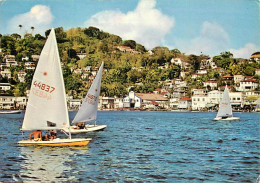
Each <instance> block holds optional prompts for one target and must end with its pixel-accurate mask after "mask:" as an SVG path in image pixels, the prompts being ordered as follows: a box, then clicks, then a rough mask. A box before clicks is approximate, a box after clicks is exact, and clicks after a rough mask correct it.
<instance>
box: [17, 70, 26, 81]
mask: <svg viewBox="0 0 260 183" xmlns="http://www.w3.org/2000/svg"><path fill="white" fill-rule="evenodd" d="M17 76H18V79H19V81H20V82H25V76H26V72H24V71H20V72H18V73H17Z"/></svg>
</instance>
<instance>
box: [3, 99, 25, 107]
mask: <svg viewBox="0 0 260 183" xmlns="http://www.w3.org/2000/svg"><path fill="white" fill-rule="evenodd" d="M26 102H27V99H26V97H14V96H0V109H25V106H26Z"/></svg>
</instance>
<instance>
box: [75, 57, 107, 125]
mask: <svg viewBox="0 0 260 183" xmlns="http://www.w3.org/2000/svg"><path fill="white" fill-rule="evenodd" d="M103 66H104V63H103V62H102V64H101V66H100V68H99V70H98V73H97V75H96V78H95V79H94V81H93V83H92V85H91V87H90V89H89V91H88V93H87V95H86V97H85V99H84V101H83V102H82V105H81V107H80V109H79V111H78V113H77V114H76V116H75V118H74V119H73V121H72V123H74V124H75V123H79V122H87V121H92V120H96V118H97V107H98V98H99V93H100V85H101V77H102V71H103Z"/></svg>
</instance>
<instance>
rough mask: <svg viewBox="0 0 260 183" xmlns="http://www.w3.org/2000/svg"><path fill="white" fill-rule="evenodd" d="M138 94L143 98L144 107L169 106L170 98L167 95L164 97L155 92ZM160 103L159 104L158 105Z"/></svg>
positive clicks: (137, 94)
mask: <svg viewBox="0 0 260 183" xmlns="http://www.w3.org/2000/svg"><path fill="white" fill-rule="evenodd" d="M136 96H138V97H139V98H140V99H141V102H142V107H143V108H146V109H149V108H157V107H158V108H168V107H169V104H168V99H167V98H165V97H162V96H161V95H159V94H154V93H136ZM157 104H158V105H157Z"/></svg>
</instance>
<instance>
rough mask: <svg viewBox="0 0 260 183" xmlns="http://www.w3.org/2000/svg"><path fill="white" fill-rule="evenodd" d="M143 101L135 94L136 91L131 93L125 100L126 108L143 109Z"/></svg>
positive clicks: (124, 105)
mask: <svg viewBox="0 0 260 183" xmlns="http://www.w3.org/2000/svg"><path fill="white" fill-rule="evenodd" d="M141 105H142V99H141V98H140V97H139V96H137V95H136V94H135V92H134V91H130V92H129V93H128V96H126V97H124V98H123V107H124V108H141Z"/></svg>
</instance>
